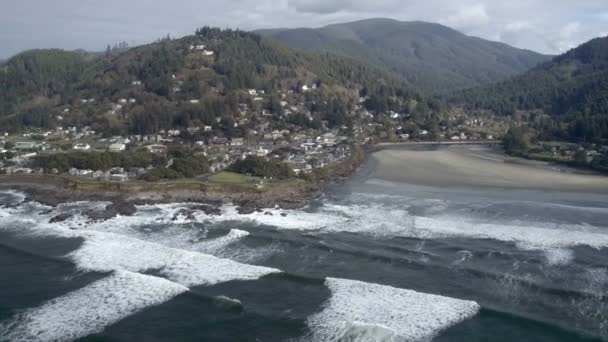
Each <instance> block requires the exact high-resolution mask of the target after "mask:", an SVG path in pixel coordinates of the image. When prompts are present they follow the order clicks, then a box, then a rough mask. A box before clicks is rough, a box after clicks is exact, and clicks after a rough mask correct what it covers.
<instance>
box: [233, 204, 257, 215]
mask: <svg viewBox="0 0 608 342" xmlns="http://www.w3.org/2000/svg"><path fill="white" fill-rule="evenodd" d="M256 210H257V208H255V207H251V206H240V207H238V208H236V211H237V212H238V213H239V214H240V215H249V214H253V213H255V212H256Z"/></svg>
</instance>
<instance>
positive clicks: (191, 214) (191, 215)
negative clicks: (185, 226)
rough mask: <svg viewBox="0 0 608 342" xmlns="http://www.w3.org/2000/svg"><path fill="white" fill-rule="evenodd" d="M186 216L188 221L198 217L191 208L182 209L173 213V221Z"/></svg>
mask: <svg viewBox="0 0 608 342" xmlns="http://www.w3.org/2000/svg"><path fill="white" fill-rule="evenodd" d="M180 216H182V217H185V218H186V220H188V221H194V220H196V218H195V217H194V211H193V210H190V209H180V210H179V211H178V212H176V213H175V215H173V218H172V219H171V220H172V221H177V220H178V219H179V217H180Z"/></svg>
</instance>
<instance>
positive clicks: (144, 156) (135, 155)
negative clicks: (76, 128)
mask: <svg viewBox="0 0 608 342" xmlns="http://www.w3.org/2000/svg"><path fill="white" fill-rule="evenodd" d="M163 163H164V158H162V157H159V156H157V155H154V154H151V153H149V152H147V151H145V150H142V151H137V152H123V153H116V152H70V153H56V154H50V155H38V156H36V157H35V158H34V159H33V161H32V166H33V167H40V168H43V169H46V170H53V169H57V171H59V172H61V173H64V172H68V171H69V170H70V169H71V168H76V169H81V170H93V171H97V170H100V171H108V170H110V169H112V168H115V167H120V168H125V169H128V168H135V167H137V168H146V167H148V166H150V165H162V164H163Z"/></svg>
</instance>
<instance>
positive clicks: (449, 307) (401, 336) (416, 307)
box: [307, 278, 480, 341]
mask: <svg viewBox="0 0 608 342" xmlns="http://www.w3.org/2000/svg"><path fill="white" fill-rule="evenodd" d="M325 284H326V286H327V287H328V288H329V289H330V290H331V297H330V299H329V301H328V302H327V303H326V304H325V306H324V309H323V310H322V311H321V312H319V313H317V314H315V315H313V316H311V317H309V319H308V321H307V323H308V326H309V328H310V329H311V340H313V341H344V340H348V341H396V340H405V341H420V340H427V339H430V338H432V337H433V336H436V335H437V334H438V333H439V332H441V331H442V330H444V329H446V328H448V327H450V326H452V325H454V324H457V323H460V322H462V321H463V320H466V319H468V318H471V317H473V316H474V315H475V314H477V312H478V311H479V309H480V307H479V305H478V304H477V303H475V302H472V301H466V300H460V299H454V298H448V297H443V296H437V295H431V294H424V293H419V292H415V291H411V290H405V289H399V288H395V287H390V286H384V285H377V284H371V283H365V282H360V281H355V280H346V279H335V278H327V280H326V283H325Z"/></svg>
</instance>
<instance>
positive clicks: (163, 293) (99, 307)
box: [0, 271, 188, 342]
mask: <svg viewBox="0 0 608 342" xmlns="http://www.w3.org/2000/svg"><path fill="white" fill-rule="evenodd" d="M186 291H188V288H186V287H185V286H182V285H179V284H176V283H173V282H170V281H168V280H165V279H162V278H157V277H152V276H146V275H142V274H137V273H131V272H126V271H116V272H114V273H113V274H112V275H110V276H108V277H106V278H103V279H101V280H98V281H96V282H94V283H92V284H90V285H88V286H85V287H83V288H81V289H79V290H76V291H73V292H70V293H68V294H66V295H64V296H61V297H57V298H55V299H52V300H50V301H48V302H46V303H45V304H43V305H41V306H39V307H37V308H32V309H28V310H26V311H25V312H23V313H21V314H18V315H17V317H15V318H14V319H12V320H10V321H7V322H3V323H1V324H0V340H2V341H12V342H21V341H24V342H25V341H28V342H33V341H40V342H61V341H71V340H74V339H77V338H80V337H84V336H87V335H90V334H94V333H99V332H101V331H103V329H104V327H106V326H108V325H110V324H113V323H115V322H118V321H119V320H121V319H123V318H125V317H127V316H130V315H133V314H135V313H137V312H138V311H140V310H142V309H144V308H146V307H149V306H152V305H158V304H161V303H164V302H166V301H168V300H170V299H171V298H173V297H175V296H177V295H179V294H180V293H183V292H186Z"/></svg>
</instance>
